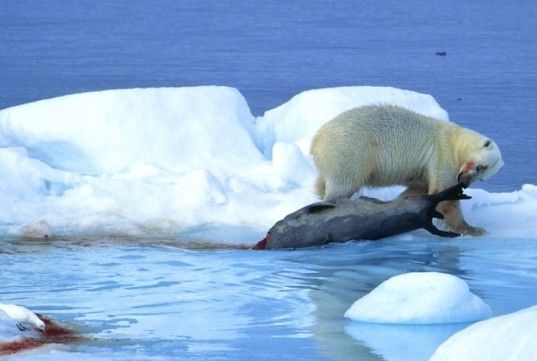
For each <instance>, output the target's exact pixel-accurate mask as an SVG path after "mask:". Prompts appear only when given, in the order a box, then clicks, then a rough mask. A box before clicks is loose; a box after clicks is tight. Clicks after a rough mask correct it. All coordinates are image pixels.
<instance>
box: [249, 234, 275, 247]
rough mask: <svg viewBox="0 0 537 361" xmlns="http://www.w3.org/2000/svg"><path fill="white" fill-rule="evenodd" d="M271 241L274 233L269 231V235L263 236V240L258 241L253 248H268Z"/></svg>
mask: <svg viewBox="0 0 537 361" xmlns="http://www.w3.org/2000/svg"><path fill="white" fill-rule="evenodd" d="M270 241H272V235H271V234H270V233H268V234H267V236H266V237H265V238H263V239H262V240H261V241H259V242H257V244H256V245H255V246H253V247H252V249H255V250H260V249H267V246H268V245H269V243H270Z"/></svg>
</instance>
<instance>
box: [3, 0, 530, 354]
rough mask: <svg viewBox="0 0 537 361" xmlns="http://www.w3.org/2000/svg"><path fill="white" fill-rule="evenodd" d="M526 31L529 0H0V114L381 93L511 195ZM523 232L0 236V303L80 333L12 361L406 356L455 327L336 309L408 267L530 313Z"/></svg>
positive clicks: (521, 124) (526, 92) (525, 165)
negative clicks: (486, 161) (319, 91)
mask: <svg viewBox="0 0 537 361" xmlns="http://www.w3.org/2000/svg"><path fill="white" fill-rule="evenodd" d="M535 34H537V6H535V3H534V2H533V1H518V2H516V3H515V2H506V1H472V2H468V1H450V2H445V1H417V0H412V1H370V2H361V1H351V0H344V1H337V2H320V1H304V0H300V1H294V2H280V1H274V2H259V1H194V0H193V1H158V2H155V1H136V2H132V1H126V0H117V1H113V2H105V1H99V2H90V1H66V0H58V1H15V0H2V2H1V4H0V75H1V81H0V108H5V107H8V106H13V105H17V104H22V103H25V102H29V101H34V100H38V99H43V98H49V97H53V96H58V95H64V94H70V93H75V92H82V91H92V90H102V89H110V88H131V87H155V86H188V85H201V84H218V85H229V86H233V87H236V88H238V89H239V90H240V91H241V92H242V93H243V94H244V95H245V97H246V99H247V100H248V103H249V104H250V106H251V109H252V112H253V113H254V114H262V113H263V112H264V111H265V110H267V109H269V108H272V107H274V106H277V105H279V104H281V103H283V102H285V101H287V100H288V99H289V98H290V97H292V96H293V95H295V94H297V93H298V92H300V91H303V90H308V89H312V88H321V87H333V86H342V85H384V86H394V87H400V88H405V89H411V90H415V91H419V92H424V93H429V94H432V95H433V96H434V97H435V98H436V99H437V100H438V101H439V103H440V105H441V106H442V107H444V108H445V109H446V110H447V111H448V112H449V114H450V117H451V119H452V120H455V121H457V122H458V123H460V124H462V125H464V126H468V127H471V128H474V129H476V130H478V131H481V132H483V133H485V134H487V135H489V136H491V137H492V138H494V139H495V140H496V141H497V143H498V144H499V145H500V147H501V149H502V151H503V155H504V160H505V163H506V165H505V167H504V168H503V169H502V170H501V171H500V173H498V174H497V175H496V176H494V177H493V178H492V179H490V180H489V181H487V182H484V183H480V184H479V187H482V188H485V189H488V190H491V191H513V190H516V189H519V188H520V186H521V185H522V184H524V183H532V184H536V183H537V182H536V174H537V170H536V169H537V161H536V159H537V147H536V143H537V142H536V139H537V138H536V137H537V135H536V134H537V125H536V122H535V114H537V101H536V100H537V99H536V97H537V67H536V66H535V65H536V64H537V36H535ZM439 51H445V52H446V53H447V55H446V56H438V55H435V53H436V52H439ZM43 121H46V115H44V120H43ZM534 238H535V237H534V235H528V240H500V239H489V238H483V239H471V238H470V239H469V238H464V239H459V240H450V241H446V240H438V239H433V238H427V239H425V240H424V239H423V238H419V239H417V240H414V241H404V242H403V241H401V240H387V241H381V242H377V243H374V242H366V243H361V244H359V243H349V244H344V245H334V246H330V247H326V248H318V249H308V250H301V251H290V252H253V251H239V250H212V251H207V250H205V251H203V250H186V249H181V248H178V247H175V246H174V245H173V242H171V243H168V244H158V243H155V244H139V243H136V242H128V241H125V240H123V241H121V242H119V243H117V242H113V241H109V240H104V241H98V242H97V241H88V242H73V241H72V240H71V241H55V242H51V243H48V242H47V243H35V242H34V243H32V242H20V241H14V240H8V239H5V238H2V237H0V267H1V270H2V271H1V272H0V285H2V287H1V288H0V296H1V301H2V302H13V303H17V304H24V305H27V306H29V307H30V308H32V309H34V310H35V311H38V312H41V313H44V314H47V315H49V316H51V317H54V318H55V319H57V320H60V321H61V322H64V323H67V324H69V325H71V326H72V327H75V328H77V329H78V330H79V331H80V332H81V333H82V334H83V335H85V336H87V337H88V342H85V343H83V344H80V345H75V346H68V347H66V348H59V349H52V350H45V351H43V352H39V353H37V354H36V353H31V354H26V355H19V356H17V358H16V359H21V360H23V359H24V360H26V359H28V360H58V359H81V360H102V359H107V360H124V359H129V360H138V359H139V360H179V359H181V360H183V359H188V360H233V361H235V360H251V359H255V360H382V359H385V360H388V361H394V360H413V361H420V360H426V359H427V357H428V355H429V354H430V353H431V352H432V351H433V350H434V348H435V347H436V346H438V344H439V343H440V342H442V340H443V339H445V338H446V337H448V336H449V335H450V334H451V333H453V332H455V331H456V330H457V329H458V328H460V327H463V326H464V325H458V326H439V327H431V326H428V327H421V328H419V327H406V328H405V327H402V328H398V327H393V326H392V327H381V326H376V327H375V326H372V325H363V324H357V323H353V322H351V321H349V320H346V319H345V318H343V313H344V312H345V310H346V309H347V308H348V307H349V306H350V305H351V304H352V302H354V301H355V300H356V299H357V298H359V297H360V296H363V295H364V294H365V293H367V292H369V291H371V290H372V289H373V288H374V287H375V286H377V285H378V284H379V283H381V282H382V281H384V280H385V279H387V278H388V277H390V276H393V275H396V274H400V273H403V272H408V271H441V272H448V273H451V274H454V275H457V276H460V277H462V278H463V279H465V280H466V281H467V282H468V283H469V285H470V288H471V289H472V291H473V292H475V293H477V294H478V295H480V296H481V297H483V298H484V299H485V301H486V302H488V303H489V304H490V306H491V307H492V309H493V312H494V314H496V315H498V314H503V313H507V312H512V311H516V310H518V309H520V308H523V307H527V306H530V305H533V304H535V303H537V299H536V296H535V295H536V294H537V282H536V281H537V280H536V274H537V256H536V255H535V239H534ZM254 241H256V240H252V242H254ZM388 340H389V342H388ZM379 341H380V342H379Z"/></svg>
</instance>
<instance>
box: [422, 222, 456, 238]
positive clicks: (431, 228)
mask: <svg viewBox="0 0 537 361" xmlns="http://www.w3.org/2000/svg"><path fill="white" fill-rule="evenodd" d="M423 228H425V229H426V230H428V231H429V232H430V233H432V234H434V235H436V236H440V237H449V238H455V237H459V236H460V234H458V233H455V232H449V231H442V230H441V229H438V228H436V227H435V225H434V224H433V222H431V223H429V224H427V225H425V226H424V227H423Z"/></svg>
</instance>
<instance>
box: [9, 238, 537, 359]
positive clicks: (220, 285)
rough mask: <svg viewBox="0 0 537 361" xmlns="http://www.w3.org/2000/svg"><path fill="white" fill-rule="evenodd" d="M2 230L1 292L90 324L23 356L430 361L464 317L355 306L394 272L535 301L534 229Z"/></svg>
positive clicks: (490, 298) (494, 298) (73, 322)
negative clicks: (423, 236) (225, 234)
mask: <svg viewBox="0 0 537 361" xmlns="http://www.w3.org/2000/svg"><path fill="white" fill-rule="evenodd" d="M5 241H6V240H3V241H1V242H0V262H1V264H2V272H1V273H0V284H1V285H2V291H1V292H2V301H3V302H12V303H17V304H25V305H31V306H32V309H34V310H36V311H39V312H41V313H43V314H46V315H48V316H51V317H53V318H55V319H57V320H61V321H62V322H64V323H67V324H69V325H70V326H71V327H74V328H75V329H77V330H78V331H79V332H81V333H82V334H83V335H84V336H86V337H89V340H88V341H87V342H84V343H83V344H81V345H75V346H67V347H60V348H59V349H57V350H54V352H52V353H51V352H50V351H48V352H41V353H37V354H36V353H30V354H26V355H25V354H21V355H19V356H17V357H15V358H14V360H19V359H20V360H26V359H28V360H58V359H69V360H72V359H77V360H104V359H112V360H116V359H118V360H125V359H135V360H138V359H140V360H230V361H237V360H360V361H362V360H383V359H385V360H415V361H420V360H427V359H428V357H429V356H430V355H431V354H432V352H433V351H434V350H435V348H436V347H437V346H438V345H439V344H440V343H441V342H442V341H444V340H445V339H447V337H449V336H450V335H451V334H452V333H453V332H455V331H458V330H460V329H462V328H464V327H465V326H467V324H454V325H436V326H434V325H430V326H397V325H391V326H389V325H388V326H386V325H372V324H363V323H358V322H353V321H350V320H348V319H345V318H344V317H343V314H344V312H345V311H346V310H347V308H348V307H350V305H351V304H352V303H353V302H354V301H355V300H356V299H358V298H359V297H361V296H364V295H365V294H366V293H368V292H370V291H371V290H372V289H373V288H374V287H376V286H377V285H378V284H380V283H381V282H382V281H384V280H386V279H387V278H389V277H392V276H395V275H397V274H400V273H404V272H414V271H438V272H446V273H450V274H453V275H456V276H458V277H461V278H462V279H464V280H465V281H466V282H468V284H469V286H470V289H471V290H472V292H474V293H476V294H477V295H479V296H480V297H482V298H483V299H484V300H485V301H486V302H487V303H488V304H489V305H490V306H491V308H492V310H493V313H494V315H500V314H504V313H508V312H514V311H516V310H519V309H521V308H524V307H529V306H531V305H533V304H535V301H536V299H535V295H536V294H537V255H536V254H535V252H534V249H535V240H533V241H530V240H512V241H509V240H503V239H502V240H497V239H486V240H475V239H474V240H473V239H468V238H465V239H459V240H450V241H446V240H444V239H431V240H428V241H426V242H424V241H423V240H420V241H401V240H400V239H399V240H385V241H380V242H362V243H347V244H342V245H331V246H328V247H323V248H315V249H305V250H296V251H278V252H268V251H265V252H264V251H251V250H242V251H241V250H205V251H203V250H186V249H181V248H178V247H175V246H173V242H172V243H169V244H167V245H166V244H161V243H160V244H159V243H156V244H151V243H136V242H134V241H133V242H129V241H128V240H123V241H115V242H114V241H110V240H92V241H89V242H73V241H66V242H61V241H56V242H54V243H36V242H21V241H13V242H5ZM483 243H486V245H484V244H483ZM514 259H516V262H514V261H513V260H514Z"/></svg>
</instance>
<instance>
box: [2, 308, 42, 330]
mask: <svg viewBox="0 0 537 361" xmlns="http://www.w3.org/2000/svg"><path fill="white" fill-rule="evenodd" d="M0 312H3V313H4V314H5V315H7V316H8V317H9V318H11V319H12V320H14V321H17V327H18V328H19V329H20V330H21V331H22V330H24V329H28V330H31V329H35V330H39V331H41V332H44V331H45V323H44V322H43V321H42V320H41V319H40V318H39V317H37V315H36V314H35V313H33V312H32V311H30V310H29V309H27V308H26V307H24V306H18V305H14V304H10V303H0Z"/></svg>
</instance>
